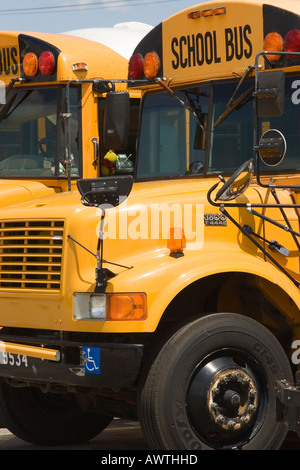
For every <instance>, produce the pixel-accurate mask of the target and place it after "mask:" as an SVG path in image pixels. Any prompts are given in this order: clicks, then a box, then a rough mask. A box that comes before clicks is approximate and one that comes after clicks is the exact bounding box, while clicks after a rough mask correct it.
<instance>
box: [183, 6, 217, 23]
mask: <svg viewBox="0 0 300 470" xmlns="http://www.w3.org/2000/svg"><path fill="white" fill-rule="evenodd" d="M225 13H226V8H225V7H219V8H213V9H209V10H202V11H199V10H196V11H191V12H190V13H188V14H187V17H188V18H189V19H190V20H196V19H197V18H201V16H203V17H208V16H218V15H224V14H225Z"/></svg>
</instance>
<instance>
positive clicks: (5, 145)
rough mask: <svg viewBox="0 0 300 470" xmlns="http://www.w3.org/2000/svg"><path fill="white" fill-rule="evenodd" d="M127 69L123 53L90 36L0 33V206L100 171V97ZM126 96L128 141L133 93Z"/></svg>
mask: <svg viewBox="0 0 300 470" xmlns="http://www.w3.org/2000/svg"><path fill="white" fill-rule="evenodd" d="M127 68H128V62H127V60H126V59H125V57H123V56H121V55H120V54H119V53H117V52H115V51H114V50H112V49H111V48H109V47H108V46H105V45H103V44H100V43H97V42H95V41H90V40H87V39H84V38H79V37H76V36H70V35H64V34H43V33H31V32H9V31H4V32H1V33H0V85H1V87H0V187H1V196H0V205H1V206H4V205H7V204H11V203H15V202H18V201H21V200H26V199H27V200H28V199H32V198H36V197H38V196H43V195H46V194H52V193H53V192H60V191H66V190H70V189H74V188H76V180H77V179H78V178H80V177H83V178H90V177H96V176H99V175H101V174H102V168H104V170H103V171H105V170H107V166H106V167H105V165H104V167H103V165H102V163H101V161H102V159H103V157H104V156H105V155H106V152H107V150H109V149H105V147H104V143H103V139H102V126H103V124H102V121H103V109H104V104H103V103H104V100H105V95H106V93H107V89H109V90H111V89H112V88H114V89H119V90H120V89H122V87H123V88H124V85H121V83H111V82H109V80H114V79H118V80H120V79H126V78H127ZM131 98H132V101H131V104H132V110H133V111H132V115H133V119H132V124H131V128H132V137H131V140H132V142H133V147H134V139H135V134H136V129H135V126H136V125H137V112H138V111H137V110H138V96H137V93H136V92H133V93H131ZM132 142H131V145H132ZM125 151H126V149H124V152H125ZM132 151H134V148H133V149H132ZM107 171H109V170H107ZM24 180H26V182H25V183H24Z"/></svg>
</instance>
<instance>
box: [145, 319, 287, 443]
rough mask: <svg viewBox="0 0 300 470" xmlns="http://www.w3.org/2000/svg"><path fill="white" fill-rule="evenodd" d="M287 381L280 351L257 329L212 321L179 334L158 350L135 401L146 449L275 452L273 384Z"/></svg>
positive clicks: (278, 434) (278, 437) (279, 431)
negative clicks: (265, 450)
mask: <svg viewBox="0 0 300 470" xmlns="http://www.w3.org/2000/svg"><path fill="white" fill-rule="evenodd" d="M280 379H287V380H288V381H292V380H293V377H292V372H291V368H290V364H289V362H288V360H287V357H286V354H285V353H284V351H283V349H282V347H281V345H280V344H279V342H278V341H277V340H276V338H275V337H274V336H273V335H272V334H271V333H270V331H269V330H267V329H266V328H265V327H263V326H262V325H261V324H259V323H258V322H256V321H254V320H252V319H250V318H247V317H243V316H240V315H237V314H229V313H222V314H213V315H209V316H206V317H203V318H200V319H197V320H196V321H194V322H192V323H190V324H188V325H186V326H184V327H183V328H181V329H180V330H179V331H177V332H176V333H175V334H174V335H173V336H172V337H171V338H170V339H169V340H168V341H167V343H166V344H165V345H164V346H163V347H162V349H161V350H160V352H159V354H158V355H157V357H156V359H155V360H154V361H153V363H152V365H151V367H150V370H149V372H148V373H147V374H146V379H145V380H144V381H143V383H142V385H141V390H140V394H139V418H140V423H141V427H142V430H143V433H144V435H145V438H146V440H147V442H148V445H149V446H150V448H152V449H160V450H185V449H189V450H197V449H247V450H248V449H255V450H262V449H278V448H280V446H281V444H282V442H283V440H284V438H285V436H286V432H287V429H286V426H285V424H284V423H279V422H277V421H276V396H275V391H274V388H275V384H276V381H277V380H280Z"/></svg>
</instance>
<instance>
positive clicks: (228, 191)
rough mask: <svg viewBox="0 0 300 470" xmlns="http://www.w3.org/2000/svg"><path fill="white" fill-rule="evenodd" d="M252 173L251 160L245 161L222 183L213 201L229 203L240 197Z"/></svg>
mask: <svg viewBox="0 0 300 470" xmlns="http://www.w3.org/2000/svg"><path fill="white" fill-rule="evenodd" d="M253 173H254V165H253V159H252V158H251V159H250V160H248V161H246V162H245V163H243V165H241V166H240V168H238V169H237V170H236V171H235V172H234V173H233V175H232V176H231V177H230V178H229V179H228V180H227V181H226V182H225V183H224V185H223V186H222V188H220V189H219V191H218V192H217V194H216V197H215V201H231V200H232V199H235V198H236V197H238V196H240V195H241V194H242V193H243V192H244V191H245V190H246V189H247V188H248V186H249V184H250V183H251V180H252V177H253Z"/></svg>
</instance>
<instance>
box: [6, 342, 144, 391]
mask: <svg viewBox="0 0 300 470" xmlns="http://www.w3.org/2000/svg"><path fill="white" fill-rule="evenodd" d="M1 339H2V340H4V341H5V340H6V339H4V338H1ZM14 339H15V338H14ZM10 340H11V338H10ZM15 342H16V339H15ZM20 343H22V341H18V344H20ZM23 344H26V343H25V342H23ZM27 344H28V343H27ZM30 344H31V345H33V344H32V342H30ZM34 345H37V344H34ZM39 345H40V344H39ZM47 348H50V349H56V350H59V351H60V360H59V361H58V362H55V361H49V360H44V359H39V358H34V357H29V356H26V357H23V356H16V355H12V354H7V353H0V377H6V378H13V379H16V380H18V381H22V382H27V383H28V384H34V383H39V384H47V383H48V384H50V383H51V384H57V385H62V386H63V385H65V386H75V387H92V388H99V389H112V388H114V389H115V388H117V389H121V388H123V389H124V388H128V387H130V386H132V385H134V383H135V381H136V379H137V377H138V374H139V370H140V366H141V360H142V356H143V346H142V345H141V344H115V343H84V344H79V343H71V342H68V341H65V342H60V343H56V344H53V343H52V344H51V345H49V344H47Z"/></svg>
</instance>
